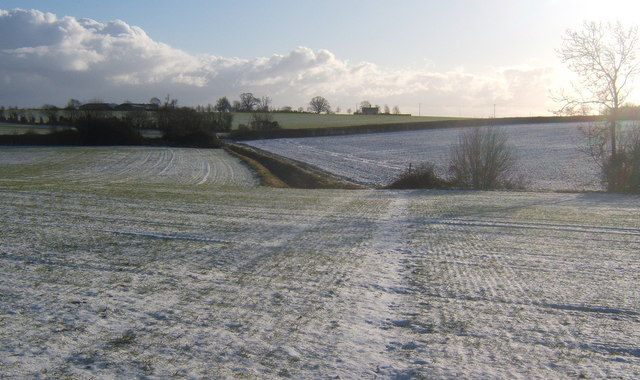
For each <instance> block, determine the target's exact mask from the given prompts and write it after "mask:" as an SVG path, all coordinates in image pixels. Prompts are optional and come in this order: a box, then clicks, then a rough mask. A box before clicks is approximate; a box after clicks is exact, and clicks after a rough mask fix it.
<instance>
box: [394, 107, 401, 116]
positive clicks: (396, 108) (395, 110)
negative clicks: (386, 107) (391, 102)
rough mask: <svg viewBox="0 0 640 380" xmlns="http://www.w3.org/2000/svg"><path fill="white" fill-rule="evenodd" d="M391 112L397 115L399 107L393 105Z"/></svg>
mask: <svg viewBox="0 0 640 380" xmlns="http://www.w3.org/2000/svg"><path fill="white" fill-rule="evenodd" d="M393 114H394V115H399V114H400V107H398V106H393Z"/></svg>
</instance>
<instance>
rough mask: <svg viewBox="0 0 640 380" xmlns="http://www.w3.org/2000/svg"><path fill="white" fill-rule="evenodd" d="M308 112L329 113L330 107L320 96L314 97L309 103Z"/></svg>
mask: <svg viewBox="0 0 640 380" xmlns="http://www.w3.org/2000/svg"><path fill="white" fill-rule="evenodd" d="M309 110H311V112H315V113H321V112H327V113H329V112H330V111H331V105H329V101H328V100H327V99H325V98H323V97H322V96H316V97H314V98H313V99H311V101H310V102H309Z"/></svg>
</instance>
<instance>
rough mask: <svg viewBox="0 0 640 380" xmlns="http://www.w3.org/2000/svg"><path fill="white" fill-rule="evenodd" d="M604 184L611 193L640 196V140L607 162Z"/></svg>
mask: <svg viewBox="0 0 640 380" xmlns="http://www.w3.org/2000/svg"><path fill="white" fill-rule="evenodd" d="M603 182H604V183H605V185H607V190H608V191H609V192H614V193H623V194H640V140H638V141H636V142H635V144H634V145H632V146H630V147H628V148H626V149H624V150H622V149H621V150H619V151H618V153H617V154H616V156H615V158H613V159H612V158H609V159H608V160H607V162H605V164H604V167H603Z"/></svg>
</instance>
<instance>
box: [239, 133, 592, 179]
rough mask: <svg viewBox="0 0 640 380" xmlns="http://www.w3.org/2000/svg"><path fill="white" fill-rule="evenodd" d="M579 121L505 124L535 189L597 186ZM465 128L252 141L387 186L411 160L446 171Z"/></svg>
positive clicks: (524, 173) (524, 172)
mask: <svg viewBox="0 0 640 380" xmlns="http://www.w3.org/2000/svg"><path fill="white" fill-rule="evenodd" d="M580 125H581V124H578V123H561V124H529V125H509V126H503V127H500V128H503V129H504V130H505V131H506V132H507V134H508V135H509V142H510V144H512V145H513V146H514V147H515V151H516V153H517V155H518V157H519V159H520V164H519V174H521V175H522V176H523V177H524V178H525V179H526V180H527V187H528V188H530V189H534V190H599V189H601V185H600V183H599V180H598V173H599V171H598V167H597V166H596V165H595V164H594V162H593V160H592V159H591V158H590V157H589V156H588V155H586V154H585V153H583V152H581V151H580V148H583V147H584V146H585V144H586V141H585V137H584V135H583V134H582V133H581V132H580V130H579V126H580ZM466 129H467V128H443V129H431V130H421V131H409V132H393V133H376V134H367V135H350V136H331V137H313V138H296V139H276V140H259V141H251V142H249V145H252V146H255V147H257V148H260V149H264V150H266V151H269V152H272V153H276V154H279V155H282V156H284V157H288V158H292V159H295V160H298V161H302V162H306V163H309V164H312V165H315V166H317V167H319V168H321V169H324V170H326V171H329V172H331V173H333V174H336V175H339V176H342V177H345V178H349V179H351V180H354V181H356V182H358V183H361V184H364V185H370V186H376V185H388V184H389V183H391V182H392V181H393V180H394V179H395V178H397V176H398V175H399V174H401V173H402V172H403V171H404V170H406V169H407V168H408V167H409V164H412V165H413V166H414V167H415V166H416V165H418V164H420V163H422V162H425V161H430V162H433V163H434V164H436V166H438V168H439V169H440V172H441V173H442V174H445V172H446V170H447V168H448V165H449V152H450V149H451V147H452V146H453V145H455V144H456V143H457V141H458V136H459V135H460V133H462V132H463V131H465V130H466Z"/></svg>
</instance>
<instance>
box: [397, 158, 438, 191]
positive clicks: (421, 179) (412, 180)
mask: <svg viewBox="0 0 640 380" xmlns="http://www.w3.org/2000/svg"><path fill="white" fill-rule="evenodd" d="M387 188H389V189H448V188H450V184H449V183H448V182H447V181H446V180H444V179H442V178H441V177H440V176H438V174H437V173H436V167H435V166H434V165H433V164H432V163H429V162H427V163H423V164H420V165H419V166H418V167H417V168H415V169H412V168H411V166H409V169H407V170H406V171H404V172H403V173H402V174H401V175H400V176H399V177H398V178H397V179H396V180H395V181H393V183H391V184H390V185H389V186H387Z"/></svg>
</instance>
